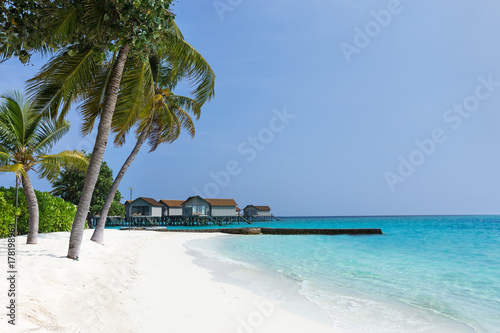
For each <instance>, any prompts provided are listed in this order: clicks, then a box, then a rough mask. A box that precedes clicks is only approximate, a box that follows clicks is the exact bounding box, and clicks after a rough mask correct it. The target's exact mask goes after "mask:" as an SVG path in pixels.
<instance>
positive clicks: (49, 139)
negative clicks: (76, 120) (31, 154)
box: [33, 120, 70, 154]
mask: <svg viewBox="0 0 500 333" xmlns="http://www.w3.org/2000/svg"><path fill="white" fill-rule="evenodd" d="M69 128H70V124H69V121H66V120H64V121H61V122H43V123H41V124H40V126H39V128H38V131H37V136H36V142H35V145H34V146H33V151H35V152H37V153H38V154H44V153H45V152H46V151H48V150H50V149H51V148H52V147H53V146H54V144H55V143H56V142H57V141H59V140H60V139H61V138H62V137H63V136H64V135H65V134H66V133H68V131H69Z"/></svg>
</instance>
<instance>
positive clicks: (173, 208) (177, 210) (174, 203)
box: [160, 200, 184, 216]
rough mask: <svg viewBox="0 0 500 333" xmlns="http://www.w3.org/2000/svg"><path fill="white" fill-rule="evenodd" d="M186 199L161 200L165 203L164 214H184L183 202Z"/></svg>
mask: <svg viewBox="0 0 500 333" xmlns="http://www.w3.org/2000/svg"><path fill="white" fill-rule="evenodd" d="M183 202H184V200H160V203H161V204H162V205H163V215H162V216H182V203H183Z"/></svg>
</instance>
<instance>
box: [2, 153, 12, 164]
mask: <svg viewBox="0 0 500 333" xmlns="http://www.w3.org/2000/svg"><path fill="white" fill-rule="evenodd" d="M11 160H12V156H11V155H10V154H8V153H6V152H2V151H0V165H6V164H9V163H10V161H11Z"/></svg>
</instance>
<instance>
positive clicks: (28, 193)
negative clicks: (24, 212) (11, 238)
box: [22, 174, 39, 244]
mask: <svg viewBox="0 0 500 333" xmlns="http://www.w3.org/2000/svg"><path fill="white" fill-rule="evenodd" d="M22 182H23V190H24V196H25V197H26V203H27V204H28V214H29V216H28V240H27V241H26V244H36V243H37V241H38V221H39V218H38V214H39V213H38V200H37V199H36V194H35V190H34V189H33V185H32V184H31V180H30V178H29V177H28V175H27V174H26V175H25V176H23V179H22Z"/></svg>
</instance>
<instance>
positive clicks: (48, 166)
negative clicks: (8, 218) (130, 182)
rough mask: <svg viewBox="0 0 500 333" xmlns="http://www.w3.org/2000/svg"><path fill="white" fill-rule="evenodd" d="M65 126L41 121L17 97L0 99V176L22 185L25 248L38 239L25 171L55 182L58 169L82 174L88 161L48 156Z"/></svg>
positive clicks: (68, 155) (70, 155)
mask: <svg viewBox="0 0 500 333" xmlns="http://www.w3.org/2000/svg"><path fill="white" fill-rule="evenodd" d="M69 126H70V125H69V122H67V121H62V122H54V121H50V120H45V119H44V118H43V115H42V114H40V113H37V112H35V111H34V110H33V108H32V103H30V101H28V100H26V99H25V98H24V97H23V96H22V95H21V94H20V93H18V92H14V93H12V94H11V95H10V96H5V97H3V103H2V104H1V105H0V172H14V173H15V174H16V177H18V179H20V180H21V182H22V184H23V190H24V194H25V196H26V201H27V204H28V214H29V217H28V240H27V243H28V244H36V243H37V236H38V217H39V216H38V201H37V199H36V195H35V190H34V189H33V185H32V184H31V180H30V177H29V176H28V172H29V171H35V172H38V173H39V176H40V178H47V179H49V180H53V179H55V178H57V176H58V175H59V172H60V170H61V168H62V167H64V168H74V169H77V170H82V171H85V169H86V167H87V165H88V161H87V159H86V158H85V156H83V155H82V154H81V153H80V152H77V151H63V152H60V153H58V154H53V155H50V154H48V152H49V151H50V150H51V148H52V147H53V145H54V144H55V143H56V142H57V141H59V140H60V139H61V137H62V136H63V135H64V134H66V133H67V132H68V130H69Z"/></svg>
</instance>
